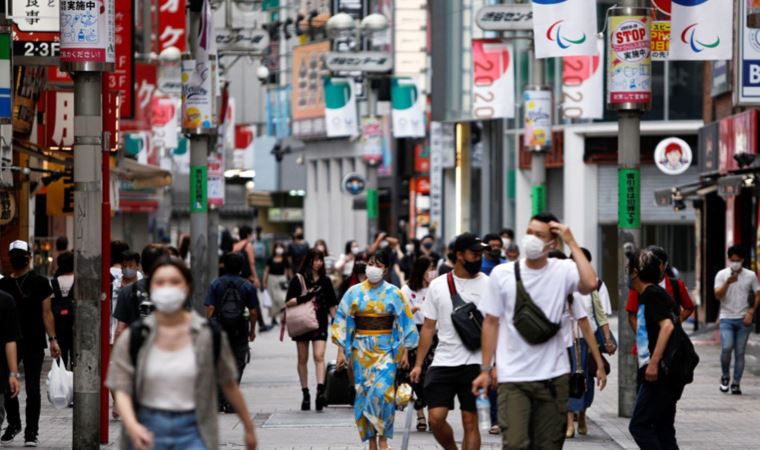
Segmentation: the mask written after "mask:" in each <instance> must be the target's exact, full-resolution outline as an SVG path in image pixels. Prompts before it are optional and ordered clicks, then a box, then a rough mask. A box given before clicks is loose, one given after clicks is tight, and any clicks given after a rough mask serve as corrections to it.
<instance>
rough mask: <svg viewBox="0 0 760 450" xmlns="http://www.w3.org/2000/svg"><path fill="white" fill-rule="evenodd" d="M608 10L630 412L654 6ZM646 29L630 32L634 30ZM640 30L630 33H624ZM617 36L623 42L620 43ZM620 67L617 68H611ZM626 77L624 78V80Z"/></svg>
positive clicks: (625, 406)
mask: <svg viewBox="0 0 760 450" xmlns="http://www.w3.org/2000/svg"><path fill="white" fill-rule="evenodd" d="M620 5H621V6H620V7H613V8H611V9H610V10H609V14H608V23H607V30H608V31H607V32H608V34H609V35H608V39H607V42H608V49H607V52H608V55H609V57H608V61H609V64H610V67H608V71H607V72H608V75H607V83H608V84H607V108H608V109H610V110H613V111H618V289H619V297H618V300H619V301H618V324H619V328H618V336H619V339H618V343H619V345H618V347H619V351H618V362H619V364H618V367H619V373H618V398H619V402H618V415H619V416H621V417H630V416H631V415H632V414H633V408H634V405H635V402H636V372H637V369H638V364H637V359H636V357H634V356H633V355H631V353H630V352H629V351H628V349H629V348H631V346H632V345H633V343H634V332H633V330H631V328H630V327H629V326H628V312H627V311H626V310H625V304H626V299H627V298H628V274H627V270H626V266H627V263H628V255H630V254H631V253H632V252H633V251H635V250H636V249H637V248H639V246H640V245H641V172H640V169H639V166H640V163H641V156H640V139H641V113H642V112H644V111H646V110H648V109H649V108H650V107H651V101H652V91H651V75H650V74H651V64H652V62H651V55H650V54H649V50H650V35H649V25H650V20H649V19H648V16H649V9H648V8H645V7H644V2H643V1H641V0H622V1H621V2H620ZM632 29H634V31H641V33H630V31H631V30H632ZM634 35H635V36H637V38H633V39H627V40H626V39H625V36H634ZM617 42H624V44H625V45H624V46H621V47H618V45H619V44H617ZM612 69H615V70H612ZM621 82H622V83H621Z"/></svg>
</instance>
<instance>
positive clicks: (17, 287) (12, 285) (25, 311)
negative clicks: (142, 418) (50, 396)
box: [0, 241, 61, 447]
mask: <svg viewBox="0 0 760 450" xmlns="http://www.w3.org/2000/svg"><path fill="white" fill-rule="evenodd" d="M9 256H10V260H11V267H12V268H13V271H12V272H11V275H10V276H9V277H7V278H3V279H2V280H0V290H2V291H5V292H6V293H8V294H10V295H11V296H12V297H13V299H14V300H15V302H16V308H17V309H18V313H19V314H18V323H19V326H20V329H21V336H22V337H23V338H22V340H20V341H19V342H18V343H17V348H18V350H17V353H18V355H17V359H18V361H19V362H21V363H23V365H24V382H25V383H24V384H25V387H26V430H25V431H24V445H25V446H27V447H36V446H37V443H38V439H37V435H38V432H39V421H40V407H41V396H40V376H41V375H42V362H43V360H44V359H45V348H47V345H48V342H50V355H51V356H52V357H53V358H57V357H58V356H60V354H61V350H60V348H59V346H58V340H57V336H56V334H55V319H54V318H53V310H52V307H51V297H52V294H53V291H52V289H51V288H50V283H48V280H47V278H45V277H43V276H40V275H37V274H36V273H34V272H33V271H32V270H31V267H30V263H31V260H32V253H31V248H30V247H29V244H28V243H27V242H25V241H13V242H11V245H10V249H9ZM46 332H47V335H48V338H47V339H45V333H46ZM5 409H6V411H7V413H8V427H7V428H6V429H5V433H4V434H3V435H2V437H0V441H2V442H3V443H8V442H11V441H13V439H14V438H15V437H16V435H17V434H18V433H20V432H21V414H20V412H19V401H18V398H17V397H12V396H11V395H10V393H6V394H5Z"/></svg>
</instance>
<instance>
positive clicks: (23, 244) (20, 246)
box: [8, 241, 29, 253]
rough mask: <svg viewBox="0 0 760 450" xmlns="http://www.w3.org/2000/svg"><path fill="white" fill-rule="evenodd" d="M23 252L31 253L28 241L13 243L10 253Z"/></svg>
mask: <svg viewBox="0 0 760 450" xmlns="http://www.w3.org/2000/svg"><path fill="white" fill-rule="evenodd" d="M13 250H21V251H24V252H27V253H29V244H28V243H26V241H13V242H11V246H10V248H9V249H8V251H11V252H12V251H13Z"/></svg>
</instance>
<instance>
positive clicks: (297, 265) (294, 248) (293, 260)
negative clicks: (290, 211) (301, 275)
mask: <svg viewBox="0 0 760 450" xmlns="http://www.w3.org/2000/svg"><path fill="white" fill-rule="evenodd" d="M308 252H309V243H308V242H306V241H305V240H304V239H303V228H301V227H296V231H295V232H294V233H293V242H291V243H290V244H288V251H287V255H288V260H289V261H288V262H289V263H290V267H292V268H293V271H294V272H298V271H299V270H301V263H302V262H303V259H304V257H305V256H306V254H307V253H308Z"/></svg>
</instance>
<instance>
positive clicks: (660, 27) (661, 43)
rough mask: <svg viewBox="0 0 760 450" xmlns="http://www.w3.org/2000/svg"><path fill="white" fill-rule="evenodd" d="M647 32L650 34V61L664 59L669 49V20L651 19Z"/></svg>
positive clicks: (666, 57)
mask: <svg viewBox="0 0 760 450" xmlns="http://www.w3.org/2000/svg"><path fill="white" fill-rule="evenodd" d="M649 33H650V35H651V36H652V46H651V49H652V61H666V60H667V59H668V51H669V50H670V21H668V20H655V21H652V23H651V25H650V28H649Z"/></svg>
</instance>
